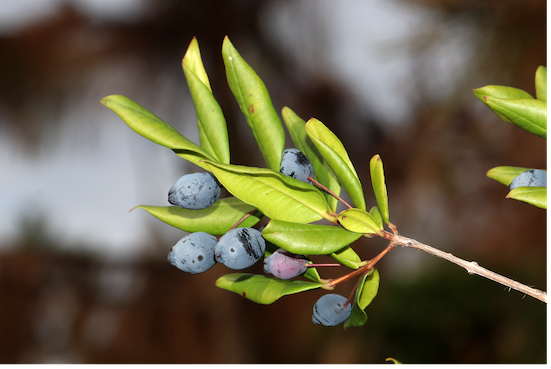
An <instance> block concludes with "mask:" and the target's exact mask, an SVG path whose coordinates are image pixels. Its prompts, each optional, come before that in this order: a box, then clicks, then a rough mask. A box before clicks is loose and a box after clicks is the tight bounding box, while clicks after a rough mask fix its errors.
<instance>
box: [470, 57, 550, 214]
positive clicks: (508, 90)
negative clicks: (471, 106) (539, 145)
mask: <svg viewBox="0 0 551 369" xmlns="http://www.w3.org/2000/svg"><path fill="white" fill-rule="evenodd" d="M535 79H536V98H535V99H534V98H533V97H532V95H530V94H529V93H528V92H526V91H523V90H520V89H518V88H514V87H507V86H496V85H490V86H485V87H481V88H477V89H474V90H473V93H474V95H475V96H476V97H477V98H478V99H479V100H480V101H482V102H483V103H484V104H486V105H487V106H488V107H489V108H490V109H491V110H492V111H493V112H494V113H495V114H496V115H497V116H498V117H500V118H501V119H503V120H504V121H506V122H509V123H513V124H515V125H517V126H519V127H520V128H522V129H524V130H525V131H527V132H530V133H533V134H535V135H537V136H539V137H541V138H543V139H547V68H545V67H544V66H540V67H539V68H538V70H537V71H536V78H535ZM530 169H531V168H522V167H508V166H500V167H495V168H493V169H490V170H489V171H488V173H487V176H488V177H490V178H492V179H495V180H496V181H498V182H500V183H502V184H504V185H506V186H510V185H511V182H512V181H513V179H514V178H515V177H516V176H518V175H520V174H521V173H523V172H525V171H528V170H530ZM506 197H507V198H512V199H516V200H520V201H524V202H526V203H528V204H531V205H534V206H537V207H539V208H543V209H547V187H519V188H515V189H513V190H511V191H510V192H509V193H508V194H507V196H506Z"/></svg>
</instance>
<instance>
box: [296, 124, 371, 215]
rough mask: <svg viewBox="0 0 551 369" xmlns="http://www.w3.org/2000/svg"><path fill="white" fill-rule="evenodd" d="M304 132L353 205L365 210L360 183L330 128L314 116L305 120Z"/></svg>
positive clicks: (344, 151)
mask: <svg viewBox="0 0 551 369" xmlns="http://www.w3.org/2000/svg"><path fill="white" fill-rule="evenodd" d="M306 133H307V134H308V136H309V137H310V139H311V140H312V142H313V143H314V145H316V148H317V149H318V151H319V153H320V154H321V156H322V157H323V158H324V159H325V161H326V162H327V164H328V165H329V167H330V168H331V170H332V171H333V173H334V174H335V175H336V176H337V178H338V180H339V182H340V183H342V185H343V186H344V189H345V190H346V193H347V194H348V196H350V199H352V202H354V205H356V207H357V208H360V209H362V210H365V209H366V207H365V199H364V194H363V190H362V184H361V183H360V180H359V178H358V174H357V173H356V170H355V169H354V166H353V165H352V162H351V161H350V158H349V157H348V153H347V152H346V150H345V148H344V146H343V144H342V142H341V141H340V140H339V139H338V138H337V136H335V134H334V133H333V132H331V130H329V129H328V128H327V127H326V126H325V125H324V124H323V123H322V122H320V121H319V120H317V119H315V118H311V119H310V120H309V121H308V122H306Z"/></svg>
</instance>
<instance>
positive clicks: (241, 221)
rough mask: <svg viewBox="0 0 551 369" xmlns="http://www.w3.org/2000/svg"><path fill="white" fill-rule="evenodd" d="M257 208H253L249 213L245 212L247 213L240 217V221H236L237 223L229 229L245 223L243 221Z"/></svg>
mask: <svg viewBox="0 0 551 369" xmlns="http://www.w3.org/2000/svg"><path fill="white" fill-rule="evenodd" d="M256 210H257V209H254V210H251V211H249V212H248V213H247V214H245V215H244V216H243V218H241V219H239V221H238V222H237V223H235V224H234V225H233V226H232V227H231V228H230V229H229V231H231V230H232V229H234V228H235V227H237V226H238V225H240V224H241V223H243V221H244V220H245V219H247V218H248V217H249V216H250V215H251V214H252V213H254V212H255V211H256Z"/></svg>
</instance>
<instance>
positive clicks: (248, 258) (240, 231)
mask: <svg viewBox="0 0 551 369" xmlns="http://www.w3.org/2000/svg"><path fill="white" fill-rule="evenodd" d="M265 250H266V241H265V240H264V238H262V235H261V234H260V232H259V231H257V230H256V229H254V228H247V227H242V228H235V229H232V230H231V231H228V232H227V233H226V234H225V235H223V236H222V237H220V240H219V241H218V244H217V245H216V247H215V248H214V256H215V258H216V261H217V262H219V263H222V264H224V265H225V266H227V267H228V268H230V269H234V270H241V269H245V268H248V267H250V266H252V265H253V264H254V263H256V262H257V261H258V260H259V259H260V258H261V257H262V256H263V255H264V251H265Z"/></svg>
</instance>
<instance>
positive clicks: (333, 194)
mask: <svg viewBox="0 0 551 369" xmlns="http://www.w3.org/2000/svg"><path fill="white" fill-rule="evenodd" d="M308 180H309V181H312V183H314V184H315V185H316V186H318V187H320V188H322V189H323V190H325V191H327V192H328V193H329V194H330V195H331V196H333V197H335V198H336V199H337V200H339V201H340V202H342V203H343V204H344V205H346V206H348V209H352V206H350V205H349V204H348V203H347V202H346V201H344V200H343V199H341V198H340V197H339V196H338V195H337V194H335V193H333V191H331V190H330V189H328V188H327V187H325V186H324V185H322V184H321V183H319V182H318V181H316V180H315V179H314V178H312V177H310V176H308Z"/></svg>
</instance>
